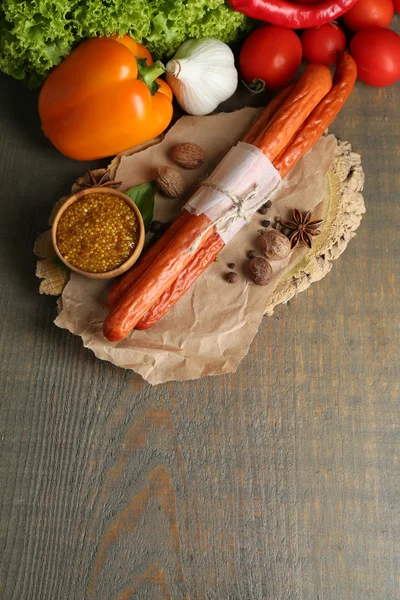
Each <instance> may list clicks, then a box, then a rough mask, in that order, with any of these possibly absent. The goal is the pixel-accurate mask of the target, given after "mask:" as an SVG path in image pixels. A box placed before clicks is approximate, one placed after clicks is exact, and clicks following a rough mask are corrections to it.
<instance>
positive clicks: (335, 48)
mask: <svg viewBox="0 0 400 600" xmlns="http://www.w3.org/2000/svg"><path fill="white" fill-rule="evenodd" d="M301 43H302V45H303V56H304V58H305V59H306V60H308V62H309V63H314V64H317V65H326V66H328V67H330V66H331V65H334V64H335V62H336V53H337V52H342V51H343V50H344V49H345V47H346V36H345V35H344V33H343V31H342V30H341V29H340V27H338V26H337V25H336V23H327V25H321V27H312V28H311V29H306V30H305V31H304V33H303V35H302V36H301Z"/></svg>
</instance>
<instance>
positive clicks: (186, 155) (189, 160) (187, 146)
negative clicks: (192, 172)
mask: <svg viewBox="0 0 400 600" xmlns="http://www.w3.org/2000/svg"><path fill="white" fill-rule="evenodd" d="M172 160H173V161H174V162H176V163H177V164H178V165H179V166H181V167H183V168H184V169H198V168H199V167H201V165H202V164H203V162H204V152H203V149H202V148H200V146H198V145H197V144H192V143H191V142H185V143H184V144H178V145H177V146H175V148H173V150H172Z"/></svg>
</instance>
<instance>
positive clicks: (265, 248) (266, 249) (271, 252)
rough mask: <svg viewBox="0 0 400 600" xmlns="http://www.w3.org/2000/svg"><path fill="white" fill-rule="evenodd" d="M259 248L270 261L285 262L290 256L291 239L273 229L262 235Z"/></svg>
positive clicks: (259, 239)
mask: <svg viewBox="0 0 400 600" xmlns="http://www.w3.org/2000/svg"><path fill="white" fill-rule="evenodd" d="M258 247H259V248H260V250H261V252H262V253H263V254H264V256H266V257H267V258H268V259H269V260H283V259H284V258H287V257H288V256H289V254H290V241H289V239H288V238H287V237H286V235H283V233H281V232H280V231H277V230H276V229H271V230H270V231H267V232H265V233H263V234H262V235H260V237H259V238H258Z"/></svg>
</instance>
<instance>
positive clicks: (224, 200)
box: [185, 142, 282, 244]
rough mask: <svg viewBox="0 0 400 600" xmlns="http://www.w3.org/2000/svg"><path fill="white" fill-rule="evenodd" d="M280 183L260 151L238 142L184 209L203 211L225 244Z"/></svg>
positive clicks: (197, 213)
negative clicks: (214, 225)
mask: <svg viewBox="0 0 400 600" xmlns="http://www.w3.org/2000/svg"><path fill="white" fill-rule="evenodd" d="M207 182H209V184H212V187H211V185H207ZM281 182H282V179H281V176H280V175H279V173H278V171H277V170H276V169H275V167H274V165H273V164H272V163H271V161H270V160H269V159H268V158H267V157H266V156H265V155H264V154H263V153H262V152H261V150H259V149H258V148H256V147H255V146H252V145H251V144H246V143H244V142H239V143H238V144H237V145H236V146H234V147H233V148H232V149H231V150H230V151H229V152H228V154H227V155H226V156H225V158H224V159H223V160H222V161H221V162H220V163H219V165H218V166H217V168H216V169H215V170H214V171H213V172H212V174H211V175H210V176H209V177H207V179H206V180H205V181H204V182H203V184H202V185H201V187H200V188H199V189H198V191H197V192H196V193H195V194H194V196H193V197H192V198H191V199H190V200H189V202H188V203H187V204H186V206H185V208H186V210H188V211H189V212H191V213H195V214H196V215H200V214H202V213H205V214H206V215H207V217H208V218H209V219H210V220H211V221H212V222H213V223H215V224H216V231H217V232H218V233H219V235H220V236H221V238H222V239H223V240H224V242H225V244H227V243H228V242H230V240H231V239H232V238H233V237H234V236H235V235H236V234H237V233H238V232H239V231H240V230H241V228H242V227H244V225H246V223H247V222H248V221H249V220H250V218H251V217H252V215H253V214H254V213H255V212H256V210H257V209H258V208H259V207H260V206H261V205H262V204H263V203H264V202H266V201H267V200H268V198H269V197H270V196H271V195H272V193H273V191H274V190H275V189H276V188H277V187H278V185H279V184H280V183H281ZM218 188H219V189H218ZM241 215H243V216H241Z"/></svg>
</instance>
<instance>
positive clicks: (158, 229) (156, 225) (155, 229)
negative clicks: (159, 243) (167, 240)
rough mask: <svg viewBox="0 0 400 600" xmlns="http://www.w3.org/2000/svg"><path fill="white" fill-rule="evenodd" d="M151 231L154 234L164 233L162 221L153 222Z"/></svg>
mask: <svg viewBox="0 0 400 600" xmlns="http://www.w3.org/2000/svg"><path fill="white" fill-rule="evenodd" d="M150 231H151V232H152V233H162V232H163V231H164V224H163V223H161V221H153V222H152V224H151V225H150Z"/></svg>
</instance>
